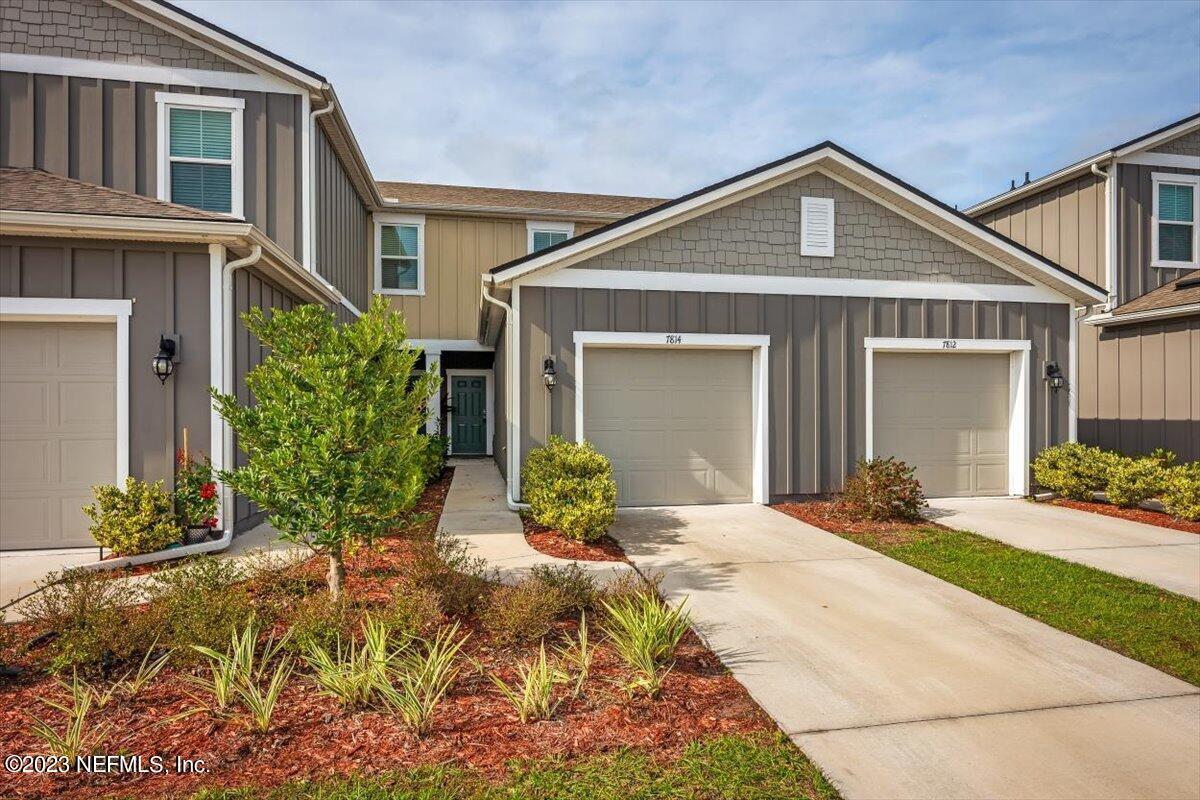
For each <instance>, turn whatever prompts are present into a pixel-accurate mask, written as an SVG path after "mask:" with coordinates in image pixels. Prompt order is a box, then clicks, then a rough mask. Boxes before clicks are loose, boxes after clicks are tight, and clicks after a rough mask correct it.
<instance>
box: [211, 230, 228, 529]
mask: <svg viewBox="0 0 1200 800" xmlns="http://www.w3.org/2000/svg"><path fill="white" fill-rule="evenodd" d="M225 259H226V253H225V247H224V245H219V244H210V245H209V246H208V352H209V359H208V384H209V386H212V387H214V388H216V389H217V390H218V391H220V392H222V393H226V392H228V391H229V390H228V389H227V387H226V386H225V385H224V375H225V368H224V362H223V361H222V359H223V358H224V357H225V346H224V342H223V335H224V327H225V322H224V317H223V316H222V311H221V299H222V294H221V271H222V270H223V269H224V268H225ZM208 414H209V416H208V458H209V460H210V461H211V462H212V466H213V472H214V474H215V473H217V472H219V471H220V470H223V469H226V468H227V466H228V465H229V464H228V460H227V459H226V458H225V420H224V419H223V418H222V417H221V415H220V413H218V411H217V403H216V401H215V400H213V399H212V398H209V412H208ZM216 483H217V486H218V489H217V498H218V501H217V502H218V504H219V509H218V512H219V514H220V516H219V519H220V522H221V527H222V528H223V529H225V530H233V524H232V522H233V521H232V519H231V517H230V516H229V514H230V513H231V508H232V502H233V498H232V492H229V491H227V490H226V487H225V486H224V485H222V484H221V481H220V480H219V479H217V480H216Z"/></svg>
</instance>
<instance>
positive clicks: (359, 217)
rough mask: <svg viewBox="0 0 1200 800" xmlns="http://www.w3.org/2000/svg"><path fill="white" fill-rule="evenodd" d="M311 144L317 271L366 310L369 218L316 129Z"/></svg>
mask: <svg viewBox="0 0 1200 800" xmlns="http://www.w3.org/2000/svg"><path fill="white" fill-rule="evenodd" d="M313 145H314V158H315V164H316V169H315V170H314V172H313V180H314V183H315V186H316V203H317V208H316V212H317V213H316V217H317V219H316V227H317V252H316V257H317V271H318V272H320V274H321V276H322V277H323V278H325V280H327V281H329V282H330V283H332V284H333V285H334V286H336V287H338V288H339V289H340V290H341V292H342V294H344V295H345V296H346V297H347V298H349V300H350V302H351V303H354V305H355V306H356V307H357V308H358V309H359V310H360V311H365V310H366V308H367V303H368V302H369V301H370V285H369V280H370V277H369V276H370V275H371V271H372V270H373V267H372V265H371V236H372V231H371V220H370V215H369V214H368V213H367V209H366V207H365V206H364V205H363V203H362V200H361V199H360V198H359V196H358V192H357V191H355V189H354V184H353V183H351V182H350V178H349V176H348V175H346V170H345V169H344V168H343V167H342V162H341V161H339V160H338V157H337V155H336V154H335V153H334V151H333V148H332V147H330V146H329V140H328V139H326V138H325V132H324V131H322V130H321V129H320V127H319V126H318V127H317V135H316V138H315V140H314V142H313Z"/></svg>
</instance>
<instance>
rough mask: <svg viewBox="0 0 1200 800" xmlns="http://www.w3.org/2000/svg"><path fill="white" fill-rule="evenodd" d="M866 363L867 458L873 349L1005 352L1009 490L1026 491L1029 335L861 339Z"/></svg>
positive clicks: (871, 451)
mask: <svg viewBox="0 0 1200 800" xmlns="http://www.w3.org/2000/svg"><path fill="white" fill-rule="evenodd" d="M863 347H864V348H865V349H866V351H867V363H866V388H865V391H866V397H865V400H866V423H867V427H866V437H865V438H866V458H868V459H871V458H874V457H875V352H876V351H883V352H889V353H950V354H953V353H1008V354H1009V360H1008V365H1009V372H1008V397H1009V410H1008V493H1009V494H1010V495H1013V496H1024V495H1026V494H1028V493H1029V424H1030V390H1029V363H1030V352H1031V349H1032V343H1031V342H1030V341H1029V340H1028V339H900V338H891V337H876V336H868V337H866V338H864V339H863Z"/></svg>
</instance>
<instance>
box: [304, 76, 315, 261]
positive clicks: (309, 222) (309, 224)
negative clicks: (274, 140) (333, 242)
mask: <svg viewBox="0 0 1200 800" xmlns="http://www.w3.org/2000/svg"><path fill="white" fill-rule="evenodd" d="M300 119H301V120H302V127H301V128H300V218H301V219H302V220H303V222H301V224H300V228H301V231H300V234H301V235H300V242H301V250H300V263H301V264H303V265H304V268H305V269H307V270H308V271H309V272H316V269H317V268H316V262H315V259H316V255H315V244H314V237H313V207H314V206H315V205H316V203H315V202H314V195H313V189H314V187H313V172H314V169H313V135H312V134H313V126H314V125H315V124H316V123H315V122H314V121H313V118H312V99H311V98H310V97H309V96H308V93H307V92H306V93H305V94H304V95H303V96H302V97H301V98H300Z"/></svg>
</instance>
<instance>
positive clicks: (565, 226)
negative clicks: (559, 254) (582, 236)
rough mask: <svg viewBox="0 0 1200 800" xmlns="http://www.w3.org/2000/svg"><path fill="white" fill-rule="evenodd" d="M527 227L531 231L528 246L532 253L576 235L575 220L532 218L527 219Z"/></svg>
mask: <svg viewBox="0 0 1200 800" xmlns="http://www.w3.org/2000/svg"><path fill="white" fill-rule="evenodd" d="M525 229H526V230H527V231H528V233H529V241H528V243H527V247H528V248H529V252H530V253H536V252H538V251H540V250H545V249H546V248H547V247H553V246H554V245H556V244H559V243H560V242H565V241H566V240H567V239H570V238H571V237H572V236H574V235H575V223H574V222H542V221H540V220H532V219H531V220H527V221H526V223H525Z"/></svg>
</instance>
